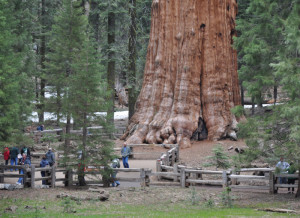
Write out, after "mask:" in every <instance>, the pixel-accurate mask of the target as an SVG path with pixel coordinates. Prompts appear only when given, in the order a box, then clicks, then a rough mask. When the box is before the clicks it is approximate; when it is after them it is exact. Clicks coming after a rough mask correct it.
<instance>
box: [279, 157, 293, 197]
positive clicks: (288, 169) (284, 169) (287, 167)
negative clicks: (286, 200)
mask: <svg viewBox="0 0 300 218" xmlns="http://www.w3.org/2000/svg"><path fill="white" fill-rule="evenodd" d="M276 168H278V170H279V172H280V173H283V174H284V173H288V174H294V173H295V172H296V168H295V166H294V164H293V162H291V163H287V162H285V161H284V159H283V157H281V158H280V161H279V162H278V163H277V164H276ZM295 180H296V179H295V178H289V179H287V178H285V177H280V178H279V182H280V184H295ZM288 192H289V193H290V188H288ZM292 193H294V188H292Z"/></svg>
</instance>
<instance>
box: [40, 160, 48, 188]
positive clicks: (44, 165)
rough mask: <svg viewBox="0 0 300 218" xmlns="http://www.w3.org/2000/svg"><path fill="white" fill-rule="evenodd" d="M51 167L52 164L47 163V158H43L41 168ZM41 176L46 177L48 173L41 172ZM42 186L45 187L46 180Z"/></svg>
mask: <svg viewBox="0 0 300 218" xmlns="http://www.w3.org/2000/svg"><path fill="white" fill-rule="evenodd" d="M49 165H50V164H49V162H48V161H47V158H46V156H43V158H42V160H41V162H40V167H41V168H44V167H46V166H49ZM41 175H42V177H45V175H46V172H45V171H41ZM42 184H43V185H46V180H42Z"/></svg>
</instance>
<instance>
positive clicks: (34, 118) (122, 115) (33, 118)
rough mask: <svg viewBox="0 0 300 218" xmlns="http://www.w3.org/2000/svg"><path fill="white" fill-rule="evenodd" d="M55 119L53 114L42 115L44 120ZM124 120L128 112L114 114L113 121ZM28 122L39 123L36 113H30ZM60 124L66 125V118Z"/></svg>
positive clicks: (97, 113) (100, 113)
mask: <svg viewBox="0 0 300 218" xmlns="http://www.w3.org/2000/svg"><path fill="white" fill-rule="evenodd" d="M95 114H96V115H102V116H106V112H96V113H95ZM56 118H57V117H56V114H55V113H50V112H45V113H44V119H45V120H56ZM126 118H128V111H117V112H115V113H114V119H115V120H120V119H126ZM29 120H30V121H32V122H38V121H39V118H38V113H37V112H32V114H31V116H30V117H29ZM61 122H63V123H66V122H67V120H66V118H62V119H61ZM71 123H73V119H71Z"/></svg>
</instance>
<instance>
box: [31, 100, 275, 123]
mask: <svg viewBox="0 0 300 218" xmlns="http://www.w3.org/2000/svg"><path fill="white" fill-rule="evenodd" d="M276 104H280V103H276ZM273 105H274V104H263V107H267V106H273ZM255 107H257V105H255ZM244 108H252V105H244ZM96 115H102V116H106V112H97V113H96ZM44 116H45V120H56V115H55V114H54V113H50V112H45V113H44ZM126 118H128V111H117V112H115V113H114V119H115V120H120V119H126ZM29 119H30V120H31V121H32V122H38V120H39V119H38V114H37V112H32V115H31V117H30V118H29ZM62 122H66V120H65V119H62ZM71 123H73V121H72V120H71Z"/></svg>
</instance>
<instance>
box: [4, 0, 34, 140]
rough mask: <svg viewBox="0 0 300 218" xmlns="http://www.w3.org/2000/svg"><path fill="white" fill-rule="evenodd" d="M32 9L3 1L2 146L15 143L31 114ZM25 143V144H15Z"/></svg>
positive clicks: (20, 4) (19, 3) (21, 4)
mask: <svg viewBox="0 0 300 218" xmlns="http://www.w3.org/2000/svg"><path fill="white" fill-rule="evenodd" d="M30 16H31V13H30V11H29V8H27V7H26V4H25V5H24V4H23V3H21V2H14V1H6V0H4V1H1V2H0V20H1V21H0V29H1V32H0V38H1V40H0V60H1V61H0V102H1V103H0V105H1V107H0V108H1V109H0V111H1V115H0V143H1V144H3V143H5V142H9V141H15V140H14V139H15V138H16V137H17V135H20V134H22V132H23V127H24V126H25V125H26V121H27V117H28V116H29V115H30V113H31V110H30V109H31V108H30V102H31V97H32V93H33V92H32V91H33V90H32V89H31V88H30V87H32V84H31V80H30V78H31V77H30V76H31V75H32V70H33V59H34V52H33V50H32V48H33V47H32V43H31V37H30V34H31V32H30V31H31V30H32V26H33V25H32V22H31V21H30ZM15 143H21V142H15Z"/></svg>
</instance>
